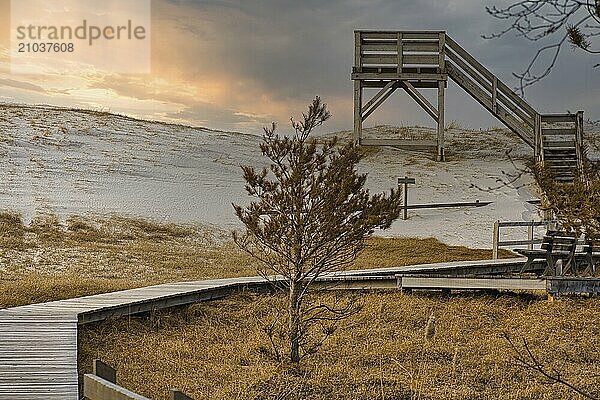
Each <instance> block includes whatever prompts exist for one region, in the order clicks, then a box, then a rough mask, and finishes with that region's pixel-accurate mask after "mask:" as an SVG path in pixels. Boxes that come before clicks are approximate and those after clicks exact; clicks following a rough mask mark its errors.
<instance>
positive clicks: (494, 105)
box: [492, 75, 498, 114]
mask: <svg viewBox="0 0 600 400" xmlns="http://www.w3.org/2000/svg"><path fill="white" fill-rule="evenodd" d="M492 111H493V112H494V114H496V113H497V112H498V78H497V77H496V76H495V75H494V79H492Z"/></svg>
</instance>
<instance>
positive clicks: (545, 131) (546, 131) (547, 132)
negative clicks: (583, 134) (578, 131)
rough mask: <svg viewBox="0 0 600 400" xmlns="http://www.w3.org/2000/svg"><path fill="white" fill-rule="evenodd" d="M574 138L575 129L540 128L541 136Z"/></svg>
mask: <svg viewBox="0 0 600 400" xmlns="http://www.w3.org/2000/svg"><path fill="white" fill-rule="evenodd" d="M557 135H560V136H562V135H564V136H567V135H568V136H575V128H564V129H562V128H561V129H559V128H542V136H557Z"/></svg>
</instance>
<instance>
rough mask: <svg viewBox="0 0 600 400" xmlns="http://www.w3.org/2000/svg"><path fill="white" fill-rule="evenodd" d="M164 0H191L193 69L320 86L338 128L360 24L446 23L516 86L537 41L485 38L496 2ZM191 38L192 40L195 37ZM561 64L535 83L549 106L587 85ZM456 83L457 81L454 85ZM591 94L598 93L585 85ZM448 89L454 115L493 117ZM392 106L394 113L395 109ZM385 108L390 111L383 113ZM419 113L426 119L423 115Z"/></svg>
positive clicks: (299, 90)
mask: <svg viewBox="0 0 600 400" xmlns="http://www.w3.org/2000/svg"><path fill="white" fill-rule="evenodd" d="M163 1H164V3H165V4H169V5H175V6H177V7H178V8H181V9H186V10H187V12H186V18H183V19H181V18H180V19H179V29H180V30H182V31H185V32H188V33H189V35H191V36H196V37H197V39H198V42H197V43H196V45H194V44H192V45H191V46H192V47H191V48H190V49H189V50H190V51H189V52H187V53H186V54H185V55H183V58H182V61H183V62H184V63H186V64H188V66H190V68H186V69H185V70H186V71H187V72H188V73H191V74H192V75H193V74H197V75H206V76H207V77H210V75H211V74H212V73H215V72H218V73H219V74H220V75H223V74H224V75H226V76H227V77H228V79H231V80H232V81H235V80H240V81H241V80H251V81H252V82H254V83H255V84H256V85H257V86H258V87H260V88H262V89H263V90H264V91H265V92H267V93H269V95H270V96H272V98H273V99H274V100H275V101H278V102H281V103H289V104H293V105H295V106H296V105H297V104H298V103H299V101H300V100H302V101H303V102H306V101H307V100H308V99H310V98H311V97H312V96H314V95H315V94H320V95H321V96H323V97H324V98H325V99H326V100H329V101H330V103H331V107H332V108H333V111H334V114H335V115H337V116H339V117H338V118H334V119H333V120H332V121H331V123H330V125H334V126H333V128H336V129H341V128H348V127H350V125H351V122H350V120H349V115H350V114H351V108H350V107H351V106H350V101H347V102H342V101H340V99H351V96H352V89H351V81H350V79H349V73H350V69H351V65H352V60H353V30H354V29H359V28H364V29H396V30H410V29H420V30H429V29H431V30H446V31H447V32H448V34H449V35H451V36H452V37H453V38H454V39H455V40H456V41H457V42H459V43H460V44H462V45H463V46H464V47H465V48H466V49H467V50H468V51H470V52H471V53H472V54H474V55H475V56H476V57H477V58H478V59H480V60H481V61H482V62H483V63H484V64H485V65H487V66H489V67H490V68H491V69H492V70H493V71H494V72H495V73H497V74H498V75H499V76H500V77H501V78H502V79H503V80H505V81H506V83H507V84H509V86H515V85H516V80H515V79H514V78H513V77H512V72H513V71H517V72H519V71H521V70H522V68H523V67H524V66H525V65H526V64H527V62H528V61H529V59H530V57H531V56H532V52H534V51H535V49H536V47H535V44H532V43H529V42H526V41H523V40H520V39H516V38H514V37H507V38H502V39H498V40H492V41H490V40H485V39H482V37H481V35H482V34H490V33H493V32H496V31H498V30H500V29H501V28H502V25H501V24H500V23H499V22H498V21H496V20H494V19H492V18H491V17H490V16H489V15H487V14H486V12H485V5H486V4H487V3H489V4H492V3H493V2H487V3H484V2H481V1H476V0H454V1H452V0H451V1H419V0H409V1H393V0H379V1H377V0H375V1H373V0H371V1H359V0H348V1H342V0H332V1H316V0H307V1H295V0H256V1H228V0H202V1H181V0H179V1H178V0H163ZM496 3H498V2H496ZM190 43H193V40H192V38H190ZM194 47H196V49H195V50H196V51H194ZM565 52H568V50H566V51H565ZM584 64H585V62H584ZM586 65H587V64H586ZM559 67H560V68H559V69H560V70H558V69H557V73H556V74H555V76H554V77H552V78H551V79H548V82H550V81H551V85H548V86H546V85H545V84H544V83H542V84H541V85H540V86H539V87H538V88H534V89H532V90H531V91H530V93H528V95H529V97H530V99H531V100H532V102H533V103H536V102H539V103H541V104H539V108H540V109H542V110H546V109H548V108H550V109H553V108H556V107H562V104H563V102H565V101H571V102H575V103H576V102H577V101H576V99H575V97H576V96H578V95H581V93H579V94H578V93H576V92H575V91H573V87H574V86H575V87H576V86H577V85H580V87H581V89H582V90H583V89H584V88H585V87H586V85H585V82H583V81H582V80H581V79H571V81H570V82H565V81H564V80H563V79H560V74H563V75H564V74H566V71H565V70H564V67H565V66H564V65H562V64H561V65H560V66H559ZM566 68H567V69H568V68H569V67H568V66H567V67H566ZM548 88H549V89H548ZM586 90H588V91H589V89H586ZM451 91H457V92H458V91H460V89H458V88H457V87H454V86H451ZM561 91H562V92H563V96H561V98H560V100H558V99H556V96H554V98H552V97H548V93H549V92H552V93H556V92H561ZM587 97H593V96H590V93H588V96H587ZM449 99H455V100H457V102H459V103H460V104H449V105H448V107H449V111H450V116H451V118H453V119H460V120H466V121H468V122H471V123H472V124H473V125H477V124H484V123H486V121H489V120H490V118H489V117H488V116H487V114H486V113H485V112H483V111H481V110H480V108H479V107H478V106H477V105H476V104H475V103H474V102H473V101H471V100H470V99H468V98H467V97H466V96H464V95H463V94H461V93H455V94H453V93H449ZM403 102H404V100H395V103H393V104H396V105H398V106H401V105H402V104H403ZM597 105H598V104H594V106H597ZM335 108H337V110H336V109H335ZM590 108H594V107H590ZM563 109H564V107H562V108H559V109H557V111H563ZM244 111H248V112H251V111H252V110H250V109H247V110H244ZM336 111H337V112H336ZM384 114H385V113H384ZM388 114H390V115H387V116H391V114H394V112H393V111H390V112H389V113H388ZM395 114H396V116H399V117H400V118H401V119H410V118H412V117H413V115H406V114H403V113H402V110H400V111H398V112H395ZM413 114H414V113H413ZM383 117H384V119H385V117H386V115H384V116H383ZM236 118H237V117H236ZM220 119H221V118H220ZM417 119H418V120H421V116H418V117H417ZM423 119H424V120H426V118H425V117H423Z"/></svg>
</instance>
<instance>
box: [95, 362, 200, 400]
mask: <svg viewBox="0 0 600 400" xmlns="http://www.w3.org/2000/svg"><path fill="white" fill-rule="evenodd" d="M83 395H84V397H86V398H87V399H89V400H150V399H148V398H147V397H144V396H141V395H139V394H137V393H134V392H132V391H129V390H127V389H125V388H123V387H121V386H119V385H117V371H116V370H115V369H114V368H112V367H111V366H109V365H108V364H105V363H103V362H102V361H100V360H94V364H93V372H92V373H91V374H85V375H84V376H83ZM169 399H170V400H192V398H191V397H188V396H186V395H185V394H184V393H182V392H180V391H179V390H176V389H171V390H170V391H169Z"/></svg>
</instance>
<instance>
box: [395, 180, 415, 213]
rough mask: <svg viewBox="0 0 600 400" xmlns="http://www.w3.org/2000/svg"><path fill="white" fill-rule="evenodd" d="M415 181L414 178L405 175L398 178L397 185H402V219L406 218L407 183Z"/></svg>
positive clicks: (411, 183) (412, 183)
mask: <svg viewBox="0 0 600 400" xmlns="http://www.w3.org/2000/svg"><path fill="white" fill-rule="evenodd" d="M415 183H416V181H415V178H409V177H407V176H405V177H404V178H398V187H400V185H403V187H402V193H403V195H404V196H403V198H404V201H403V202H402V206H403V208H404V210H402V219H403V220H406V219H408V185H409V184H410V185H414V184H415Z"/></svg>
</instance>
